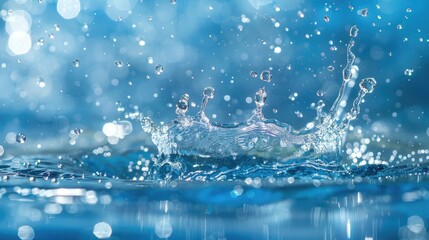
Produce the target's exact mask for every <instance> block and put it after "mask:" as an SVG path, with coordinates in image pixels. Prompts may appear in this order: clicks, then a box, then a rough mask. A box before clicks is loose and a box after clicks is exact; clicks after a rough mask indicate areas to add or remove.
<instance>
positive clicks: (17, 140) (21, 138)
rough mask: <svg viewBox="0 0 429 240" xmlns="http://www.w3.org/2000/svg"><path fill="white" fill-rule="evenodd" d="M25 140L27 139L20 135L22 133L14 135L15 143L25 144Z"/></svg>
mask: <svg viewBox="0 0 429 240" xmlns="http://www.w3.org/2000/svg"><path fill="white" fill-rule="evenodd" d="M25 140H27V137H26V136H25V135H24V134H22V133H18V134H16V142H17V143H25Z"/></svg>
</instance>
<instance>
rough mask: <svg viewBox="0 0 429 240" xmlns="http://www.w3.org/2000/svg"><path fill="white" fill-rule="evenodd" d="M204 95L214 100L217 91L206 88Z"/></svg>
mask: <svg viewBox="0 0 429 240" xmlns="http://www.w3.org/2000/svg"><path fill="white" fill-rule="evenodd" d="M203 94H204V96H205V97H208V98H209V99H212V98H213V97H214V94H215V89H214V88H212V87H206V88H204V91H203Z"/></svg>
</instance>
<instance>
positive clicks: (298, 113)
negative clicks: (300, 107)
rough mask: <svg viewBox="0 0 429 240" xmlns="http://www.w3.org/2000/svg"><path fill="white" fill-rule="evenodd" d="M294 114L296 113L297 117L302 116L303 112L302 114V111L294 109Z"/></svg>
mask: <svg viewBox="0 0 429 240" xmlns="http://www.w3.org/2000/svg"><path fill="white" fill-rule="evenodd" d="M295 115H296V116H297V117H298V118H302V117H304V114H302V112H300V111H295Z"/></svg>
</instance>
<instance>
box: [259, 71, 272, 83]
mask: <svg viewBox="0 0 429 240" xmlns="http://www.w3.org/2000/svg"><path fill="white" fill-rule="evenodd" d="M259 78H260V79H261V80H262V81H264V82H271V79H272V78H273V76H272V75H271V72H270V71H268V70H265V71H263V72H261V75H260V76H259Z"/></svg>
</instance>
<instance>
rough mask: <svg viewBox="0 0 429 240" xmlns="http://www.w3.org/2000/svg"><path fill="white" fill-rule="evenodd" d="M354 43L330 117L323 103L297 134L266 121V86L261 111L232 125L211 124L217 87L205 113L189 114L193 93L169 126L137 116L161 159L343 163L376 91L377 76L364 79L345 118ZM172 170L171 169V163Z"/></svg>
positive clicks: (208, 94) (259, 98)
mask: <svg viewBox="0 0 429 240" xmlns="http://www.w3.org/2000/svg"><path fill="white" fill-rule="evenodd" d="M350 32H351V33H352V32H353V34H351V35H352V37H356V36H357V27H356V26H353V27H352V29H351V30H350ZM354 44H355V42H354V40H353V39H352V40H350V42H349V43H348V45H347V64H346V66H345V68H344V69H343V71H342V76H343V79H342V85H341V87H340V90H339V94H338V97H337V99H336V100H335V102H334V103H333V105H332V107H331V108H330V111H329V113H325V112H324V111H323V108H324V106H325V103H324V102H323V101H320V102H319V103H318V105H317V107H316V112H317V116H316V118H315V119H314V120H313V121H312V122H310V123H309V124H307V125H306V126H307V127H306V128H303V129H300V130H295V129H294V128H293V127H292V126H290V125H289V124H287V123H282V122H279V121H277V120H275V119H266V118H265V117H264V115H263V108H264V105H265V102H266V99H267V97H268V93H267V92H266V91H265V88H260V89H259V90H257V91H256V93H255V97H254V100H255V104H256V108H255V110H254V114H253V115H252V116H251V117H250V118H249V119H248V120H246V121H244V122H241V123H233V124H221V123H216V122H211V121H210V120H209V118H208V117H207V116H206V114H205V109H206V107H207V104H208V102H209V100H210V99H212V98H213V97H214V95H215V90H214V88H212V87H207V88H205V89H204V91H203V99H202V103H201V109H200V111H199V112H198V113H197V114H196V116H194V117H192V116H187V115H186V113H187V110H188V102H189V95H188V94H184V95H183V96H182V97H181V98H180V100H179V101H178V103H177V105H176V113H177V115H178V116H177V118H176V119H175V120H173V121H171V122H170V123H168V124H167V125H163V126H156V125H155V124H154V123H153V121H152V120H151V119H150V118H148V117H145V116H143V115H142V114H140V113H137V114H134V115H133V116H134V117H135V118H138V119H139V121H140V123H141V126H142V128H143V130H144V131H145V132H147V133H149V134H151V138H152V141H153V143H154V144H155V145H156V146H157V147H158V151H159V154H160V155H163V156H167V157H166V159H167V160H166V161H169V160H168V156H169V155H172V154H178V155H186V156H198V157H203V158H226V157H231V156H233V157H234V156H257V157H262V158H267V159H276V160H279V161H282V162H291V161H295V160H297V159H300V158H303V157H307V158H306V159H308V156H321V155H330V156H333V157H330V158H329V159H330V161H332V160H334V161H335V160H336V159H338V158H337V157H335V156H338V153H339V151H340V147H341V145H342V144H341V141H342V139H343V137H344V135H345V133H346V129H347V127H348V126H349V124H350V121H352V120H353V119H355V118H356V117H357V115H358V114H359V112H360V108H359V106H360V104H361V103H362V101H363V98H364V97H365V95H366V94H368V93H371V92H372V91H373V90H374V88H375V86H376V81H375V79H374V78H364V79H363V80H362V81H361V83H360V84H359V86H360V91H359V93H358V96H357V98H356V99H355V100H354V101H353V106H352V108H351V110H350V111H349V112H347V113H346V114H342V112H343V108H344V107H343V106H345V104H340V103H341V102H343V101H347V98H348V94H349V93H350V91H346V90H347V89H348V86H347V83H348V82H349V81H350V80H351V79H353V80H354V79H355V78H356V74H354V73H353V71H355V70H356V67H355V65H354V61H355V59H356V57H355V55H354V53H353V52H352V47H353V46H354ZM169 166H170V167H171V165H169Z"/></svg>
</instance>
